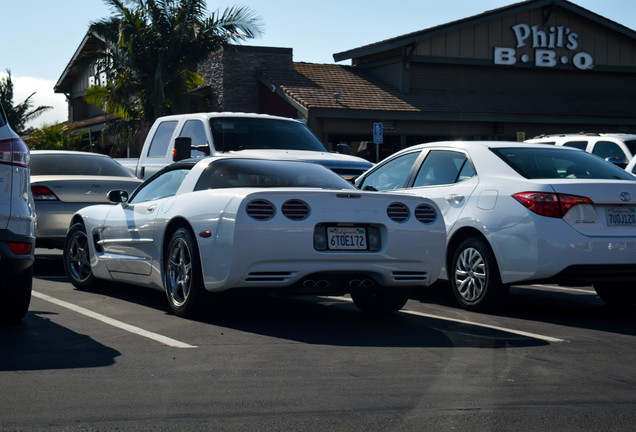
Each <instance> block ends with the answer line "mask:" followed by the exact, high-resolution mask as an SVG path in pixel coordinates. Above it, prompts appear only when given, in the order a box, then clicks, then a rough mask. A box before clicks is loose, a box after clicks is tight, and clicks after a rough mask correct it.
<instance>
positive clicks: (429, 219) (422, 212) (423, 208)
mask: <svg viewBox="0 0 636 432" xmlns="http://www.w3.org/2000/svg"><path fill="white" fill-rule="evenodd" d="M415 219H417V220H418V221H420V222H422V223H423V224H430V223H433V222H435V220H436V219H437V212H436V211H435V209H434V208H433V207H431V206H430V205H428V204H420V205H418V206H417V207H415Z"/></svg>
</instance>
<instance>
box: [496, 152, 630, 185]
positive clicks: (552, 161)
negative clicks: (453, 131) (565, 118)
mask: <svg viewBox="0 0 636 432" xmlns="http://www.w3.org/2000/svg"><path fill="white" fill-rule="evenodd" d="M490 150H491V151H492V152H493V153H494V154H496V155H497V156H499V158H501V159H502V160H503V161H504V162H506V163H507V164H508V165H509V166H510V167H511V168H512V169H514V170H515V171H516V172H517V173H519V174H520V175H521V176H523V177H525V178H527V179H562V178H567V179H577V178H586V179H599V180H601V179H606V180H615V179H621V180H632V181H634V180H635V179H634V176H632V175H631V174H629V173H628V172H626V171H625V170H623V169H621V168H619V167H617V166H615V165H613V164H612V163H610V162H606V161H605V160H603V159H601V158H600V157H598V156H595V155H592V154H590V153H586V152H584V151H581V150H570V149H567V148H554V149H552V148H532V147H510V148H491V149H490Z"/></svg>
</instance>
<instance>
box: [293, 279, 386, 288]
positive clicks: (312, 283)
mask: <svg viewBox="0 0 636 432" xmlns="http://www.w3.org/2000/svg"><path fill="white" fill-rule="evenodd" d="M329 285H330V282H329V281H328V280H326V279H319V280H313V279H307V280H305V281H304V282H303V287H304V288H321V289H323V288H327V287H329ZM374 285H375V281H374V280H373V279H351V280H349V287H350V288H360V287H362V288H371V287H373V286H374Z"/></svg>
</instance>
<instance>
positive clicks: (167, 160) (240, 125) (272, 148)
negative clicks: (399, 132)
mask: <svg viewBox="0 0 636 432" xmlns="http://www.w3.org/2000/svg"><path fill="white" fill-rule="evenodd" d="M175 143H176V145H175ZM339 150H340V151H341V153H332V152H329V150H328V149H327V148H326V147H325V145H324V144H323V143H322V142H321V141H320V140H319V139H318V138H317V137H316V136H315V135H314V134H313V133H312V132H311V130H309V128H308V127H307V126H305V124H303V123H302V122H300V121H297V120H293V119H289V118H285V117H276V116H270V115H266V114H247V113H230V112H220V113H219V112H215V113H193V114H180V115H172V116H165V117H159V118H158V119H157V120H155V123H154V124H153V125H152V128H151V129H150V132H149V133H148V136H147V137H146V141H145V142H144V146H143V148H142V150H141V154H140V157H139V159H138V160H137V161H136V162H137V163H136V165H135V164H134V162H133V161H131V160H130V159H128V160H125V159H124V160H120V162H121V163H122V164H124V165H125V166H127V167H128V168H129V169H130V170H131V171H133V173H134V174H135V175H136V176H137V177H139V178H140V179H147V178H148V177H150V176H151V175H153V174H154V173H156V172H157V171H159V170H160V169H161V168H163V167H165V166H167V165H169V164H171V163H173V162H176V161H178V160H181V159H185V158H189V157H203V156H208V155H214V154H217V153H219V152H221V153H227V152H241V153H242V154H253V155H254V157H257V158H261V159H262V158H270V159H280V158H284V159H290V158H293V159H299V160H305V161H310V162H315V163H319V164H321V165H324V166H326V167H328V168H330V169H331V170H333V171H334V172H336V173H338V174H340V175H341V176H342V177H344V178H346V179H348V180H352V179H354V178H355V177H357V176H359V175H360V174H362V173H363V172H364V171H366V170H367V169H369V168H371V167H372V166H373V164H372V163H371V162H369V161H367V160H365V159H362V158H359V157H355V156H351V155H350V154H345V153H347V150H348V153H350V152H351V149H350V148H349V147H348V146H342V147H340V148H339Z"/></svg>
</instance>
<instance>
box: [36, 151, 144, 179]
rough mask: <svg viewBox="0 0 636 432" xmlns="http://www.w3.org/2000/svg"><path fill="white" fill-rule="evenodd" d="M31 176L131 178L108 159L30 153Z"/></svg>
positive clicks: (125, 170) (123, 169)
mask: <svg viewBox="0 0 636 432" xmlns="http://www.w3.org/2000/svg"><path fill="white" fill-rule="evenodd" d="M31 175H32V176H41V175H78V176H114V177H133V175H132V173H131V172H130V171H128V170H127V169H126V168H124V167H123V166H122V165H120V164H119V163H117V162H115V161H114V160H113V159H111V158H109V157H102V156H93V155H90V154H88V155H75V154H68V153H61V154H51V153H49V154H38V153H32V154H31Z"/></svg>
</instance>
